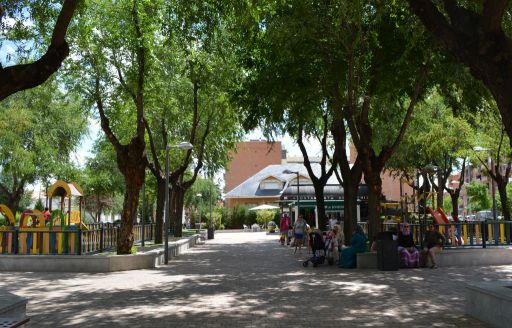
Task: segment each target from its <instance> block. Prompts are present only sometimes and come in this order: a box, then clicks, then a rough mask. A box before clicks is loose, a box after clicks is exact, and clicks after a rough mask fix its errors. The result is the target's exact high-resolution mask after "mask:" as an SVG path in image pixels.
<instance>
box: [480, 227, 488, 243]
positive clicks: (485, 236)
mask: <svg viewBox="0 0 512 328" xmlns="http://www.w3.org/2000/svg"><path fill="white" fill-rule="evenodd" d="M480 227H481V229H482V248H487V244H486V239H487V234H486V233H485V229H486V224H485V222H484V223H480Z"/></svg>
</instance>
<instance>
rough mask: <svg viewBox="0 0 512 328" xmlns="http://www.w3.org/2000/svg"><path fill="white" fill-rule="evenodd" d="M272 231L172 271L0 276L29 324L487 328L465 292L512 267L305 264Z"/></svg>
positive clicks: (201, 249) (242, 236) (210, 249)
mask: <svg viewBox="0 0 512 328" xmlns="http://www.w3.org/2000/svg"><path fill="white" fill-rule="evenodd" d="M277 239H278V236H277V235H272V236H267V235H266V234H265V233H251V232H245V233H243V232H240V233H217V234H216V235H215V239H214V240H211V241H208V242H207V243H206V244H205V245H200V246H198V247H196V248H194V249H192V250H191V251H189V252H188V253H186V254H184V255H182V256H180V257H179V258H177V259H173V260H172V262H171V263H170V265H169V266H163V267H160V268H158V269H155V270H138V271H127V272H118V273H110V274H76V273H64V274H63V273H5V272H2V273H0V275H1V277H2V279H0V286H1V287H2V288H4V289H6V290H8V291H10V292H12V293H14V294H17V295H20V296H25V297H28V298H29V299H30V302H29V305H28V316H29V317H30V318H31V324H30V327H129V326H130V327H258V328H259V327H283V328H284V327H287V328H289V327H488V326H487V325H485V324H483V323H481V322H479V321H477V320H476V319H474V318H471V317H469V316H467V315H465V314H464V295H465V285H466V284H467V283H470V282H478V281H487V280H496V279H512V266H501V267H488V268H467V269H459V268H439V269H434V270H431V269H414V270H400V271H397V272H396V271H395V272H381V271H367V270H365V271H360V270H347V269H339V268H337V267H335V266H332V267H329V266H328V265H327V264H326V265H322V266H319V267H317V268H313V267H311V266H310V267H308V268H304V267H302V261H303V260H304V259H306V258H307V257H308V256H309V254H307V250H304V249H303V250H302V254H296V255H294V254H293V250H291V249H290V248H289V247H284V246H281V245H280V244H278V241H277Z"/></svg>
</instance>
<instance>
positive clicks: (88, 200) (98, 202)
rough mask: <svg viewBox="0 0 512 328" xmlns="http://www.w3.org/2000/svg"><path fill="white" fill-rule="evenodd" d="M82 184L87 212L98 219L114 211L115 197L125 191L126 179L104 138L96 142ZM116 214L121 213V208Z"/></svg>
mask: <svg viewBox="0 0 512 328" xmlns="http://www.w3.org/2000/svg"><path fill="white" fill-rule="evenodd" d="M80 184H81V186H82V188H83V189H84V192H85V210H86V211H89V212H92V213H95V216H97V217H98V216H99V215H100V214H101V213H107V212H111V211H113V210H114V208H115V207H116V200H115V197H116V196H118V195H121V194H122V193H123V191H124V179H123V177H122V175H121V173H120V172H119V169H118V168H117V163H116V154H115V152H114V149H113V147H112V145H111V144H110V143H109V142H108V141H106V140H105V139H104V138H101V139H98V140H97V141H96V143H95V145H94V149H93V157H90V158H88V159H87V162H86V164H85V169H84V170H83V175H82V178H81V180H80ZM114 212H116V213H119V212H120V209H119V207H118V208H116V209H115V211H114Z"/></svg>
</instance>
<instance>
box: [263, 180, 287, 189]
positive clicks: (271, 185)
mask: <svg viewBox="0 0 512 328" xmlns="http://www.w3.org/2000/svg"><path fill="white" fill-rule="evenodd" d="M260 188H261V189H264V190H269V189H272V190H280V189H282V188H283V183H282V182H281V181H275V180H272V181H261V183H260Z"/></svg>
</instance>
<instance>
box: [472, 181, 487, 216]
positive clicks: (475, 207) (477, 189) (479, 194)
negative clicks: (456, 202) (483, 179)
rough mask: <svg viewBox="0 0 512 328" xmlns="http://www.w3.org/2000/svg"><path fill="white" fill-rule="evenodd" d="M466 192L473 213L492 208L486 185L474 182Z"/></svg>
mask: <svg viewBox="0 0 512 328" xmlns="http://www.w3.org/2000/svg"><path fill="white" fill-rule="evenodd" d="M466 191H467V193H468V196H469V205H468V206H469V207H470V210H471V211H472V212H479V211H483V210H488V209H490V208H491V199H490V198H489V194H488V192H487V186H486V185H485V184H482V183H479V182H476V181H472V182H471V183H470V184H469V185H468V186H467V187H466Z"/></svg>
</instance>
